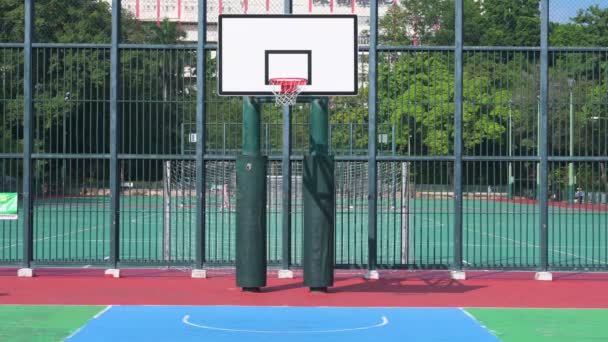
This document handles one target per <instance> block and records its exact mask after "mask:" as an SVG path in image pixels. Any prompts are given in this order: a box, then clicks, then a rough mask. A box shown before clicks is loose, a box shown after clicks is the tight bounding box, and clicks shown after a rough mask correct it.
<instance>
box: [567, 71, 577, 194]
mask: <svg viewBox="0 0 608 342" xmlns="http://www.w3.org/2000/svg"><path fill="white" fill-rule="evenodd" d="M568 89H569V90H570V133H569V134H570V139H569V142H570V158H572V157H574V102H573V96H572V93H573V90H574V79H572V78H569V79H568ZM574 183H575V179H574V162H573V161H572V160H570V163H568V192H567V194H568V203H570V204H572V203H574Z"/></svg>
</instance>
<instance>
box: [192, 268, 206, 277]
mask: <svg viewBox="0 0 608 342" xmlns="http://www.w3.org/2000/svg"><path fill="white" fill-rule="evenodd" d="M192 278H196V279H205V278H207V270H197V269H194V270H192Z"/></svg>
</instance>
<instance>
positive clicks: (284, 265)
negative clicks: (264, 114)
mask: <svg viewBox="0 0 608 342" xmlns="http://www.w3.org/2000/svg"><path fill="white" fill-rule="evenodd" d="M283 6H284V10H283V13H285V14H291V13H292V12H293V2H292V0H284V1H283ZM291 113H292V108H291V106H287V105H286V106H283V111H282V121H283V136H282V143H283V151H282V155H281V179H282V180H283V184H282V185H283V189H282V196H281V222H282V223H281V224H282V226H281V246H282V249H281V271H283V272H281V273H286V274H288V275H287V277H288V278H289V277H293V274H292V273H291V272H290V271H288V270H289V268H290V266H291V191H292V189H291Z"/></svg>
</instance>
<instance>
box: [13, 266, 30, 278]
mask: <svg viewBox="0 0 608 342" xmlns="http://www.w3.org/2000/svg"><path fill="white" fill-rule="evenodd" d="M33 276H34V270H33V269H31V268H20V269H18V270H17V277H23V278H31V277H33Z"/></svg>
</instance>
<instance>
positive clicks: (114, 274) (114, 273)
mask: <svg viewBox="0 0 608 342" xmlns="http://www.w3.org/2000/svg"><path fill="white" fill-rule="evenodd" d="M104 276H105V277H106V278H120V270H119V269H117V268H110V269H107V270H105V272H104Z"/></svg>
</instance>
